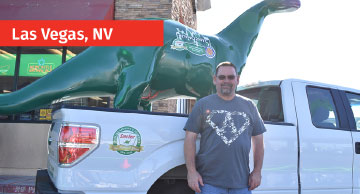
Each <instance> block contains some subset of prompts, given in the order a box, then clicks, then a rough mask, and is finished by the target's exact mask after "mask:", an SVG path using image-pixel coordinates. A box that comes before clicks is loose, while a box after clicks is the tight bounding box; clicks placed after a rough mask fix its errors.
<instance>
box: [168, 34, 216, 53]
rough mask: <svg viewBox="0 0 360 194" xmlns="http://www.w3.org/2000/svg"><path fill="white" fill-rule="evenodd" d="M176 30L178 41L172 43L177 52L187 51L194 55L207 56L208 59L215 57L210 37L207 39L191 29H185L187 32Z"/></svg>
mask: <svg viewBox="0 0 360 194" xmlns="http://www.w3.org/2000/svg"><path fill="white" fill-rule="evenodd" d="M176 29H177V32H176V39H175V40H174V41H173V42H172V44H171V49H175V50H177V51H183V50H187V51H189V52H191V53H192V54H194V55H198V56H204V55H205V56H206V57H208V58H213V57H215V55H216V53H215V49H214V48H213V47H212V46H211V42H210V40H209V38H208V37H205V36H203V35H201V34H199V33H198V32H196V31H194V30H191V29H190V28H185V31H184V30H180V29H179V28H176Z"/></svg>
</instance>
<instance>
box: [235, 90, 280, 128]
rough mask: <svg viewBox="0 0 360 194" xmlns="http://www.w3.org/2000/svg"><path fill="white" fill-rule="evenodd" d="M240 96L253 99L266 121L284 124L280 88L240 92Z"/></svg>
mask: <svg viewBox="0 0 360 194" xmlns="http://www.w3.org/2000/svg"><path fill="white" fill-rule="evenodd" d="M237 93H238V94H240V95H242V96H245V97H247V98H249V99H251V100H252V101H253V102H254V103H255V105H256V106H257V108H258V110H259V113H260V115H261V117H262V119H263V120H264V121H272V122H284V113H283V108H282V101H281V90H280V87H279V86H265V87H259V88H250V89H245V90H240V91H238V92H237Z"/></svg>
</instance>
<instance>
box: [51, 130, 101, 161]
mask: <svg viewBox="0 0 360 194" xmlns="http://www.w3.org/2000/svg"><path fill="white" fill-rule="evenodd" d="M98 144H99V127H96V126H89V125H86V126H85V125H71V124H64V125H63V126H62V127H61V131H60V137H59V146H58V151H59V155H58V156H59V164H60V165H64V166H68V165H72V164H75V163H76V162H78V161H80V160H81V159H82V158H84V157H86V156H87V155H88V154H90V153H91V152H92V151H94V150H95V148H96V147H97V146H98Z"/></svg>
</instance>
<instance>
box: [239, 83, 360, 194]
mask: <svg viewBox="0 0 360 194" xmlns="http://www.w3.org/2000/svg"><path fill="white" fill-rule="evenodd" d="M237 93H238V94H240V95H243V96H245V97H248V98H250V99H252V100H253V101H254V103H255V104H256V105H257V108H258V110H259V112H260V114H261V117H262V118H263V120H264V122H265V124H266V128H267V132H266V133H265V134H264V140H265V159H264V166H263V171H262V175H263V179H262V184H261V186H260V187H259V188H258V189H257V192H254V193H258V192H259V193H262V192H266V193H274V194H275V193H279V192H280V191H281V193H298V191H300V192H301V193H303V194H315V193H316V194H318V193H327V194H329V193H334V194H335V193H337V194H338V193H341V194H350V193H359V192H360V190H359V187H360V185H359V184H360V179H359V178H360V177H359V164H360V158H359V153H360V152H359V151H360V150H359V141H360V139H359V132H360V128H359V127H360V126H359V125H358V124H357V123H358V122H359V119H360V112H359V108H360V91H359V90H355V89H350V88H345V87H339V86H334V85H330V84H322V83H316V82H310V81H305V80H296V79H288V80H282V81H269V82H260V83H257V84H253V85H248V86H245V87H244V86H243V87H239V88H238V92H237ZM251 163H252V162H250V164H251ZM272 190H273V192H272Z"/></svg>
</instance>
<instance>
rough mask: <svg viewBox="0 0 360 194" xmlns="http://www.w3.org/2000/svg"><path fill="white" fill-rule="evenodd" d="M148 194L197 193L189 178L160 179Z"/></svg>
mask: <svg viewBox="0 0 360 194" xmlns="http://www.w3.org/2000/svg"><path fill="white" fill-rule="evenodd" d="M147 194H195V192H194V191H193V190H192V189H190V187H189V186H188V183H187V180H181V179H159V180H157V181H156V182H155V183H154V184H153V186H151V188H150V190H149V191H148V192H147Z"/></svg>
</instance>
